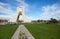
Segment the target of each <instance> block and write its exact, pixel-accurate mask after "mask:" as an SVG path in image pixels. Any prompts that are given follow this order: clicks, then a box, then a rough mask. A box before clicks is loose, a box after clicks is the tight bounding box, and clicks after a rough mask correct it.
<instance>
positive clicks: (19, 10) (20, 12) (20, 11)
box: [9, 6, 31, 23]
mask: <svg viewBox="0 0 60 39" xmlns="http://www.w3.org/2000/svg"><path fill="white" fill-rule="evenodd" d="M20 16H22V20H23V22H24V23H26V22H27V23H30V22H31V20H30V19H28V17H27V16H26V15H25V7H22V6H21V7H17V13H16V15H15V16H13V17H12V18H11V19H10V20H9V22H18V20H19V17H20Z"/></svg>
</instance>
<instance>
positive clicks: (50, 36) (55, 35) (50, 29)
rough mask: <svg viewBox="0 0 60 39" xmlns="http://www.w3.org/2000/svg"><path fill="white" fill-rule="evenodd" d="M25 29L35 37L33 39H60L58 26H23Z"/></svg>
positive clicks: (59, 27) (38, 24) (32, 24)
mask: <svg viewBox="0 0 60 39" xmlns="http://www.w3.org/2000/svg"><path fill="white" fill-rule="evenodd" d="M25 27H26V28H27V29H28V30H29V31H30V33H31V34H32V35H33V36H34V37H35V39H60V25H59V24H41V23H31V24H25Z"/></svg>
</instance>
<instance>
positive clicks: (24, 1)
mask: <svg viewBox="0 0 60 39" xmlns="http://www.w3.org/2000/svg"><path fill="white" fill-rule="evenodd" d="M21 5H24V6H25V7H26V10H25V14H26V16H27V17H29V19H33V20H37V19H40V20H41V19H43V20H48V19H50V18H56V19H60V0H0V17H6V18H10V17H12V16H13V15H14V14H16V9H17V7H19V6H21Z"/></svg>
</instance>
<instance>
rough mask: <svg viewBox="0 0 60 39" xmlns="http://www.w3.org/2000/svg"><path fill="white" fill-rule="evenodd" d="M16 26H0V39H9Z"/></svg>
mask: <svg viewBox="0 0 60 39" xmlns="http://www.w3.org/2000/svg"><path fill="white" fill-rule="evenodd" d="M17 27H18V25H0V39H11V37H12V35H13V34H14V32H15V30H16V29H17Z"/></svg>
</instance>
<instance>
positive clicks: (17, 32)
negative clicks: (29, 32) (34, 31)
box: [11, 26, 20, 39]
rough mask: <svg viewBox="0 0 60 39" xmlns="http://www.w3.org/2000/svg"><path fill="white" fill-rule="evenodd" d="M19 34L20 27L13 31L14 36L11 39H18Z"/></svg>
mask: <svg viewBox="0 0 60 39" xmlns="http://www.w3.org/2000/svg"><path fill="white" fill-rule="evenodd" d="M19 32H20V26H19V27H18V28H17V30H16V31H15V33H14V35H13V36H12V38H11V39H18V36H19Z"/></svg>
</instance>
